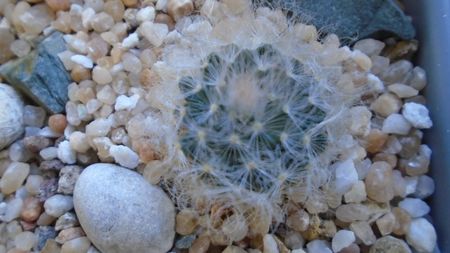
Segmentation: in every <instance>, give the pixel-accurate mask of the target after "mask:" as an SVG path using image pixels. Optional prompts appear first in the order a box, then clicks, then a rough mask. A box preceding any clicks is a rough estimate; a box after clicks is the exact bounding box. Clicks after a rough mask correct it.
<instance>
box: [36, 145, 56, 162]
mask: <svg viewBox="0 0 450 253" xmlns="http://www.w3.org/2000/svg"><path fill="white" fill-rule="evenodd" d="M39 155H40V156H41V157H42V159H44V160H52V159H55V158H57V157H58V148H57V147H48V148H44V149H42V150H41V151H40V152H39Z"/></svg>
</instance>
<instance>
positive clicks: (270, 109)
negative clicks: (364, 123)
mask: <svg viewBox="0 0 450 253" xmlns="http://www.w3.org/2000/svg"><path fill="white" fill-rule="evenodd" d="M201 72H202V73H201V74H200V75H198V77H192V76H186V77H183V78H181V80H180V82H179V88H180V90H181V91H182V93H183V95H184V97H185V102H184V109H183V110H184V111H183V112H182V113H183V114H182V115H183V120H182V126H181V129H180V133H179V135H180V144H181V147H182V150H183V152H184V154H185V155H186V156H187V157H188V158H189V159H190V160H191V161H192V163H193V166H194V167H196V168H197V169H195V171H196V173H197V178H198V179H200V180H199V183H201V184H206V185H208V187H213V188H217V189H219V188H225V189H230V188H233V189H235V190H238V191H242V190H246V191H251V192H255V193H269V194H270V193H271V192H274V189H275V188H277V189H280V188H284V187H286V186H288V185H289V184H293V183H295V182H297V181H298V180H299V178H301V174H302V173H301V172H302V171H304V170H305V168H306V167H307V165H308V163H309V162H310V160H311V159H312V158H313V157H315V156H316V155H317V154H319V153H320V152H321V151H323V150H324V149H325V145H326V137H327V135H326V133H325V130H323V129H322V128H321V127H319V125H318V124H319V123H320V122H322V121H323V120H324V118H325V112H324V110H322V109H321V108H320V106H319V105H318V104H317V103H315V101H313V99H311V97H310V96H309V95H310V93H311V92H312V90H313V89H314V88H315V87H316V86H317V85H316V81H315V79H314V78H313V77H312V76H310V75H308V74H307V70H306V69H305V68H304V66H303V65H302V63H300V62H299V61H298V60H295V59H293V58H290V57H287V56H284V55H282V54H281V53H280V52H278V51H277V50H276V49H275V48H273V47H272V46H270V45H262V46H260V47H258V48H256V49H254V50H250V49H239V48H238V47H237V46H236V45H233V44H232V45H228V46H223V47H222V48H221V49H220V50H219V51H216V52H215V53H212V54H210V55H209V56H208V57H207V60H206V61H205V65H204V68H203V69H202V71H201Z"/></svg>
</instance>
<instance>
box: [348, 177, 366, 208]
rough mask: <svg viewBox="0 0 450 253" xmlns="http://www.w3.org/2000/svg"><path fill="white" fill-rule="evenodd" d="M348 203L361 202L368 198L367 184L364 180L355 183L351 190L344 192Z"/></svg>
mask: <svg viewBox="0 0 450 253" xmlns="http://www.w3.org/2000/svg"><path fill="white" fill-rule="evenodd" d="M344 199H345V202H346V203H360V202H363V201H365V200H366V199H367V193H366V186H365V184H364V182H363V181H357V182H356V183H355V184H353V186H352V188H351V189H350V191H348V192H347V193H345V194H344Z"/></svg>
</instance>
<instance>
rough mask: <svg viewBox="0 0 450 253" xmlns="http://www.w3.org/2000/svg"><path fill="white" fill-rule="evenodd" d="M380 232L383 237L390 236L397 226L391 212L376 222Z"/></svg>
mask: <svg viewBox="0 0 450 253" xmlns="http://www.w3.org/2000/svg"><path fill="white" fill-rule="evenodd" d="M376 224H377V227H378V230H379V231H380V233H381V235H388V234H390V233H392V231H393V230H394V226H395V216H394V214H392V213H391V212H389V213H387V214H385V215H383V217H381V218H379V219H378V220H377V221H376Z"/></svg>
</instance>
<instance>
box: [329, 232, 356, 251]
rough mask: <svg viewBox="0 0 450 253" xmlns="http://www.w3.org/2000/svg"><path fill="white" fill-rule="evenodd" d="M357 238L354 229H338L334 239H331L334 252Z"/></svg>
mask: <svg viewBox="0 0 450 253" xmlns="http://www.w3.org/2000/svg"><path fill="white" fill-rule="evenodd" d="M355 240H356V238H355V234H354V233H353V232H352V231H349V230H345V229H342V230H339V231H337V233H336V234H335V235H334V237H333V240H332V241H331V248H332V249H333V252H339V251H341V250H342V249H344V248H346V247H348V246H350V245H351V244H352V243H353V242H355Z"/></svg>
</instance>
